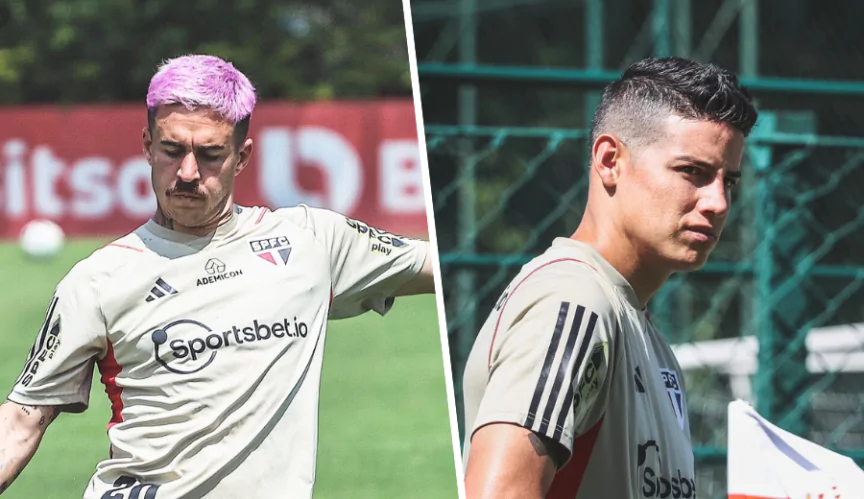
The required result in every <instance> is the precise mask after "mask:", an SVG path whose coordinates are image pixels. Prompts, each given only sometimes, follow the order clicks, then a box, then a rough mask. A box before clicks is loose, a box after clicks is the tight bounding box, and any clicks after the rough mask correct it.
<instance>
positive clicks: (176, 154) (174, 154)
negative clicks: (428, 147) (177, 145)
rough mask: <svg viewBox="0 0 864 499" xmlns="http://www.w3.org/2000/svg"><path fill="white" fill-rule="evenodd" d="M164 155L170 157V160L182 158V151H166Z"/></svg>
mask: <svg viewBox="0 0 864 499" xmlns="http://www.w3.org/2000/svg"><path fill="white" fill-rule="evenodd" d="M165 154H167V155H168V156H170V157H172V158H179V157H181V156H183V151H182V150H180V149H167V150H166V151H165Z"/></svg>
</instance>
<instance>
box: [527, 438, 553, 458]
mask: <svg viewBox="0 0 864 499" xmlns="http://www.w3.org/2000/svg"><path fill="white" fill-rule="evenodd" d="M528 441H529V442H531V447H534V452H536V453H537V455H538V456H540V457H545V456H548V455H549V450H548V449H547V448H546V444H545V443H544V442H543V441H542V440H540V437H538V436H537V434H536V433H529V434H528Z"/></svg>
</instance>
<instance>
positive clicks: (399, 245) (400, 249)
mask: <svg viewBox="0 0 864 499" xmlns="http://www.w3.org/2000/svg"><path fill="white" fill-rule="evenodd" d="M304 208H305V210H306V223H307V224H309V225H311V227H312V229H313V230H314V232H315V235H316V237H317V238H318V239H319V240H320V241H321V242H322V243H323V244H324V246H325V248H326V250H327V252H328V254H329V258H330V275H331V279H332V281H333V283H332V286H333V303H332V305H331V307H330V319H344V318H347V317H354V316H357V315H360V314H363V313H365V312H367V311H369V310H374V311H376V312H378V313H379V314H381V315H384V314H386V313H387V311H388V310H389V309H390V307H391V306H392V304H393V293H394V292H395V291H396V290H397V289H399V288H400V287H401V286H402V285H403V284H405V283H406V282H408V280H410V279H411V278H412V277H414V276H415V275H417V273H419V272H420V269H422V268H423V263H424V262H425V260H426V245H427V243H426V242H425V241H421V240H418V239H411V238H407V237H403V236H397V235H394V234H390V233H388V232H385V231H383V230H381V229H377V228H375V227H370V226H369V225H367V224H365V223H363V222H361V221H359V220H354V219H351V218H349V217H346V216H344V215H341V214H339V213H336V212H333V211H330V210H325V209H320V208H310V207H304Z"/></svg>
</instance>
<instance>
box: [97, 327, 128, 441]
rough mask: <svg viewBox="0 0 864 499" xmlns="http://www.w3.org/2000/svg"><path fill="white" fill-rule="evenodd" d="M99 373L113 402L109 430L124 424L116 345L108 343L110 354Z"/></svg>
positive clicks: (100, 362) (101, 365)
mask: <svg viewBox="0 0 864 499" xmlns="http://www.w3.org/2000/svg"><path fill="white" fill-rule="evenodd" d="M98 365H99V372H100V373H101V374H102V384H103V385H105V393H107V394H108V400H110V401H111V421H110V422H109V423H108V429H109V430H110V429H111V427H112V426H114V425H115V424H117V423H122V422H123V399H122V398H121V397H120V396H121V395H122V394H123V388H120V387H119V386H117V375H118V374H120V370H121V369H123V368H122V367H120V364H118V363H117V359H116V358H115V357H114V345H113V344H112V343H111V341H110V340H109V341H108V352H107V353H106V354H105V357H104V358H103V359H102V360H100V361H99V363H98Z"/></svg>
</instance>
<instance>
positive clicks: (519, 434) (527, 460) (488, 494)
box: [465, 424, 555, 499]
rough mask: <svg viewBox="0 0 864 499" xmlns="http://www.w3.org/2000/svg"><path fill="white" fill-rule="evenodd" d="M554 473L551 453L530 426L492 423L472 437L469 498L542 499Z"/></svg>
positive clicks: (467, 484)
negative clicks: (528, 427)
mask: <svg viewBox="0 0 864 499" xmlns="http://www.w3.org/2000/svg"><path fill="white" fill-rule="evenodd" d="M554 476H555V465H554V464H553V461H552V459H551V458H550V456H549V453H548V452H547V450H546V449H545V448H544V447H543V445H542V441H541V440H540V439H538V438H537V437H536V436H535V435H534V434H533V433H532V432H531V431H530V430H527V429H525V428H522V427H519V426H515V425H510V424H492V425H488V426H485V427H483V428H481V429H479V430H478V431H477V432H476V433H475V434H474V438H472V439H471V454H470V455H469V458H468V466H467V469H466V471H465V492H466V497H467V498H468V499H542V498H543V497H545V496H546V493H547V492H548V490H549V487H550V486H551V484H552V479H553V478H554Z"/></svg>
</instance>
